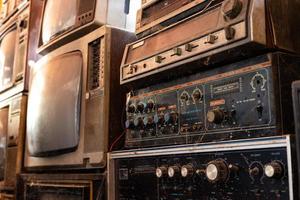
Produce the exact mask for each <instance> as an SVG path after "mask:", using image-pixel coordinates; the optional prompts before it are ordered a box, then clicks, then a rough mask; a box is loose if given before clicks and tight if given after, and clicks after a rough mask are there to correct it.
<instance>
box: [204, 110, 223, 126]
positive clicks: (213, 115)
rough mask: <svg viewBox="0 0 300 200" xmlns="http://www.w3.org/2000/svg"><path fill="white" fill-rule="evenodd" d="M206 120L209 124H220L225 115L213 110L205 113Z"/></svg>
mask: <svg viewBox="0 0 300 200" xmlns="http://www.w3.org/2000/svg"><path fill="white" fill-rule="evenodd" d="M206 116H207V120H208V122H210V123H215V124H220V123H221V122H222V121H223V120H224V117H225V114H224V112H223V111H222V110H220V109H214V110H210V111H208V112H207V115H206Z"/></svg>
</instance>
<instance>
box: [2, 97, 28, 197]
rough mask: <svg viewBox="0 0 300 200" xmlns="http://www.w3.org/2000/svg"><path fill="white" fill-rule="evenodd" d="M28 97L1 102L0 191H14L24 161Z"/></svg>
mask: <svg viewBox="0 0 300 200" xmlns="http://www.w3.org/2000/svg"><path fill="white" fill-rule="evenodd" d="M26 109H27V96H26V95H22V94H19V95H17V96H14V97H12V98H10V99H7V100H5V101H2V102H0V191H3V190H4V191H5V190H14V187H15V182H16V174H18V173H20V171H21V168H22V160H23V148H24V135H25V122H26Z"/></svg>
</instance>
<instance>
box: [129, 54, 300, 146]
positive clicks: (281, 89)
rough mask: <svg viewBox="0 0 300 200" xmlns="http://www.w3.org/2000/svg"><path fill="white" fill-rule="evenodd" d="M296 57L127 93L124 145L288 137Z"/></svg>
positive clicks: (260, 60)
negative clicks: (286, 135) (272, 136)
mask: <svg viewBox="0 0 300 200" xmlns="http://www.w3.org/2000/svg"><path fill="white" fill-rule="evenodd" d="M299 66H300V59H299V58H298V57H295V56H292V55H288V54H282V53H274V54H267V55H263V56H259V57H255V58H252V59H249V60H246V61H241V62H238V63H234V64H231V65H228V66H224V67H220V68H216V69H212V70H209V71H205V72H200V73H198V74H194V75H190V76H187V77H185V78H180V79H177V80H176V79H175V80H172V81H169V82H166V83H162V84H158V85H154V86H150V87H147V88H144V89H140V90H136V91H133V92H131V93H129V94H128V96H129V100H128V103H127V121H126V128H127V130H126V147H128V148H134V147H147V146H160V145H171V144H185V143H201V142H210V141H220V140H232V139H239V138H250V137H264V136H270V135H281V134H283V133H293V132H294V127H293V123H292V122H293V115H292V113H293V108H292V100H291V99H292V98H291V97H292V94H291V91H290V85H291V83H292V81H294V80H297V79H298V78H300V68H299Z"/></svg>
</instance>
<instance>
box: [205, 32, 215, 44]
mask: <svg viewBox="0 0 300 200" xmlns="http://www.w3.org/2000/svg"><path fill="white" fill-rule="evenodd" d="M217 39H218V36H216V35H213V34H209V35H208V36H207V38H206V41H205V44H214V43H215V41H216V40H217Z"/></svg>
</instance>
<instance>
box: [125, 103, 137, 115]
mask: <svg viewBox="0 0 300 200" xmlns="http://www.w3.org/2000/svg"><path fill="white" fill-rule="evenodd" d="M135 110H136V107H135V105H134V104H130V105H129V106H128V107H127V112H129V113H134V112H135Z"/></svg>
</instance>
